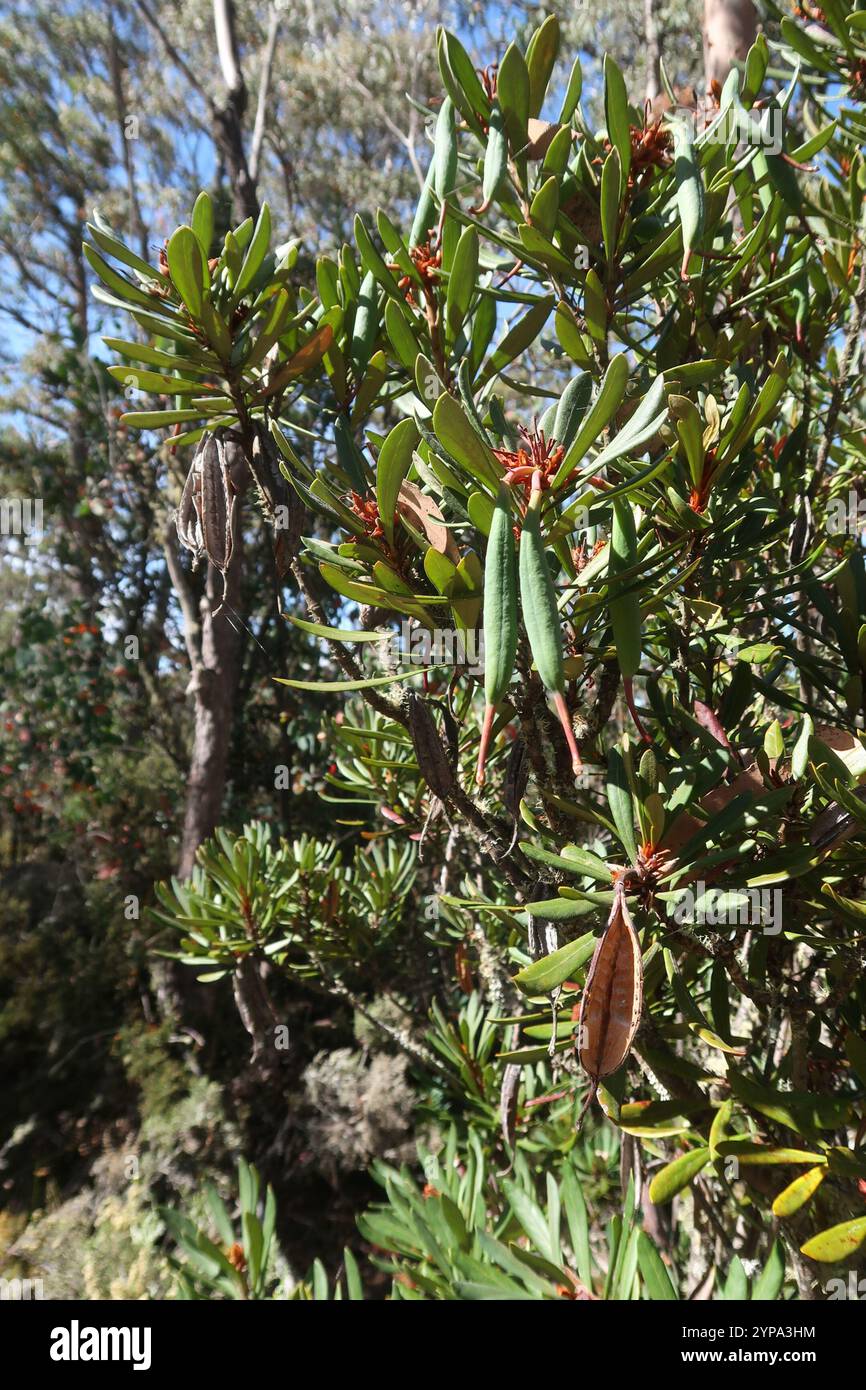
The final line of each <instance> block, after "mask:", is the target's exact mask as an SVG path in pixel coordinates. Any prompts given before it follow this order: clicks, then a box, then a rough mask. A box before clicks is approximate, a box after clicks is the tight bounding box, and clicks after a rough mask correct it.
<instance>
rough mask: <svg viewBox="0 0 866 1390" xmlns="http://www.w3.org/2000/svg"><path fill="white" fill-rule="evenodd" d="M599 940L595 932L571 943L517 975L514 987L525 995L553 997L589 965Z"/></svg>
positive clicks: (534, 962)
mask: <svg viewBox="0 0 866 1390" xmlns="http://www.w3.org/2000/svg"><path fill="white" fill-rule="evenodd" d="M597 940H598V938H597V937H596V936H595V934H594V933H593V932H587V934H586V935H585V936H581V937H579V938H578V940H577V941H570V942H569V943H568V945H567V946H560V947H559V950H557V951H552V952H551V954H550V955H549V956H542V957H541V959H540V960H536V961H533V963H532V965H527V966H526V968H525V969H524V970H521V971H519V972H518V974H517V975H515V977H514V983H515V984H516V985H517V988H518V989H520V990H522V991H523V993H524V994H550V993H551V991H552V990H554V989H556V988H557V986H558V985H561V984H564V983H565V981H566V980H568V979H570V978H571V976H572V975H573V974H574V972H575V971H576V970H579V969H580V968H581V966H583V965H586V962H587V961H588V960H590V959H591V957H592V953H593V951H594V950H595V947H596V943H597Z"/></svg>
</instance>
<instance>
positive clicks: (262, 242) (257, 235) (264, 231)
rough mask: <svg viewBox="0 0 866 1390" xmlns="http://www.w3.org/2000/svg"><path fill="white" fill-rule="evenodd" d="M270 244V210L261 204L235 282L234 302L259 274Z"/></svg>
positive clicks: (264, 204)
mask: <svg viewBox="0 0 866 1390" xmlns="http://www.w3.org/2000/svg"><path fill="white" fill-rule="evenodd" d="M270 244H271V210H270V208H269V207H268V205H267V203H262V206H261V211H260V212H259V215H258V218H257V220H256V225H255V230H254V232H253V234H252V237H251V238H250V244H249V246H248V247H247V254H246V255H245V256H244V263H243V265H242V266H241V271H240V274H239V275H238V278H237V280H236V281H235V287H234V293H233V296H232V297H233V300H234V301H235V302H237V301H238V300H240V299H242V298H243V295H244V292H245V291H246V290H248V289H249V287H250V285H251V284H252V282H253V280H254V279H255V277H256V275H257V274H258V273H259V270H260V269H261V266H262V262H263V261H264V259H265V255H266V253H267V250H268V247H269V246H270Z"/></svg>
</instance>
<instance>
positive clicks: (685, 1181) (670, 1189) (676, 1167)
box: [649, 1149, 710, 1206]
mask: <svg viewBox="0 0 866 1390" xmlns="http://www.w3.org/2000/svg"><path fill="white" fill-rule="evenodd" d="M709 1161H710V1151H709V1149H693V1150H691V1152H689V1153H685V1154H681V1155H680V1157H679V1158H675V1159H674V1160H673V1162H672V1163H666V1164H665V1166H664V1168H662V1169H661V1171H660V1172H658V1173H656V1175H655V1177H654V1178H653V1180H652V1182H651V1183H650V1186H649V1196H650V1201H651V1202H654V1203H655V1205H656V1206H661V1205H663V1204H664V1203H665V1202H670V1201H672V1200H673V1198H674V1197H676V1195H677V1193H678V1192H682V1190H683V1188H684V1187H688V1185H689V1183H690V1182H691V1181H692V1178H695V1177H697V1175H698V1173H700V1171H701V1169H702V1168H705V1167H706V1165H707V1164H708V1163H709Z"/></svg>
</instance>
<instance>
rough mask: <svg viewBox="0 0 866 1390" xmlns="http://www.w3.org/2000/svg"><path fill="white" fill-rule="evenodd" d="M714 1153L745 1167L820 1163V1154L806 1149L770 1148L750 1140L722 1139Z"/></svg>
mask: <svg viewBox="0 0 866 1390" xmlns="http://www.w3.org/2000/svg"><path fill="white" fill-rule="evenodd" d="M716 1152H717V1153H718V1154H720V1155H721V1157H722V1158H729V1157H735V1158H737V1159H739V1161H740V1163H741V1164H743V1165H744V1166H746V1167H749V1166H751V1167H754V1166H755V1165H765V1164H770V1165H773V1164H786V1163H794V1164H800V1163H820V1162H821V1161H822V1159H823V1157H824V1155H823V1154H821V1153H810V1152H809V1151H807V1150H806V1149H781V1148H772V1147H771V1146H770V1145H769V1144H756V1143H753V1141H752V1140H751V1139H723V1140H721V1141H720V1142H719V1143H718V1144H717V1145H716Z"/></svg>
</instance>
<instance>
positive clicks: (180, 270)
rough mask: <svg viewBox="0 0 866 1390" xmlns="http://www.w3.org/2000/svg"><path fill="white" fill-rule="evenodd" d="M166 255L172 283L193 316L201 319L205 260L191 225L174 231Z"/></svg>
mask: <svg viewBox="0 0 866 1390" xmlns="http://www.w3.org/2000/svg"><path fill="white" fill-rule="evenodd" d="M166 256H167V258H168V268H169V272H170V274H171V279H172V284H173V285H174V287H175V289H176V290H177V292H178V294H179V295H180V297H181V299H182V300H183V302H184V304H185V305H186V307H187V308H188V309H189V312H190V313H191V314H192V317H193V318H194V319H199V318H200V317H201V310H202V304H203V302H204V283H205V274H204V262H203V260H202V255H201V251H200V250H199V244H198V238H197V237H196V234H195V232H194V231H193V230H192V228H191V227H178V228H177V229H176V231H174V232H172V234H171V236H170V238H169V242H168V246H167V248H166Z"/></svg>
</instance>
